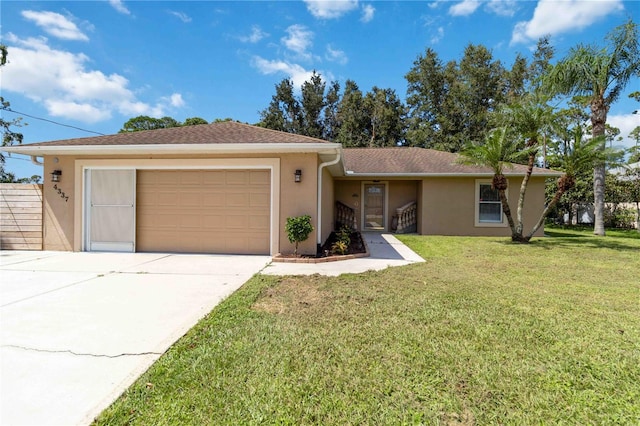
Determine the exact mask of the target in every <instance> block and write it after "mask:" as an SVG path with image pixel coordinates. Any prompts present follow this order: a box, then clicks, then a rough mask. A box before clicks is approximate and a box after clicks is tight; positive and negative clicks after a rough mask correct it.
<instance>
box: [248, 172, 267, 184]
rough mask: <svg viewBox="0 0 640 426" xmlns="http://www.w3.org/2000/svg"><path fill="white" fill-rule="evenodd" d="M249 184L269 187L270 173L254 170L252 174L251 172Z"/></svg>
mask: <svg viewBox="0 0 640 426" xmlns="http://www.w3.org/2000/svg"><path fill="white" fill-rule="evenodd" d="M249 183H251V184H252V185H268V184H269V171H268V170H252V171H251V172H249Z"/></svg>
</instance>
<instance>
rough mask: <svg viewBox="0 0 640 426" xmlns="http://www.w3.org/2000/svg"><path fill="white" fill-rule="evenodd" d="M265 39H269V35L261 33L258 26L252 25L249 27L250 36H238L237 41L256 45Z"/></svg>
mask: <svg viewBox="0 0 640 426" xmlns="http://www.w3.org/2000/svg"><path fill="white" fill-rule="evenodd" d="M266 37H269V34H268V33H265V32H264V31H262V29H261V28H260V27H259V26H258V25H254V26H252V27H251V34H249V35H248V36H240V37H239V39H240V41H241V42H243V43H257V42H259V41H260V40H262V39H263V38H266Z"/></svg>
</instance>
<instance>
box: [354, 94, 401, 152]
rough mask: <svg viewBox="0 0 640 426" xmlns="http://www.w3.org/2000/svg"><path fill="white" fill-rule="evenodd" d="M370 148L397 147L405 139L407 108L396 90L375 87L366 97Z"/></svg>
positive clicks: (367, 132) (365, 104) (367, 131)
mask: <svg viewBox="0 0 640 426" xmlns="http://www.w3.org/2000/svg"><path fill="white" fill-rule="evenodd" d="M364 110H365V113H366V116H367V117H368V123H367V127H366V129H365V130H366V134H367V135H368V136H369V146H370V147H374V146H378V147H382V146H397V145H398V144H400V143H401V142H402V141H403V139H404V127H405V126H404V115H405V107H404V105H403V103H402V101H401V100H400V98H399V97H398V95H396V92H395V90H392V89H380V88H378V87H375V86H374V87H373V89H371V92H368V93H367V94H366V95H365V97H364Z"/></svg>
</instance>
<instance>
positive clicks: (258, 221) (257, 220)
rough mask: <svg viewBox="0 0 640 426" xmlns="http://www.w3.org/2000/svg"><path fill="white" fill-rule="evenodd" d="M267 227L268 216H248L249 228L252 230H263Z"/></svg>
mask: <svg viewBox="0 0 640 426" xmlns="http://www.w3.org/2000/svg"><path fill="white" fill-rule="evenodd" d="M268 227H269V216H250V217H249V229H251V230H253V231H259V230H263V229H265V228H268Z"/></svg>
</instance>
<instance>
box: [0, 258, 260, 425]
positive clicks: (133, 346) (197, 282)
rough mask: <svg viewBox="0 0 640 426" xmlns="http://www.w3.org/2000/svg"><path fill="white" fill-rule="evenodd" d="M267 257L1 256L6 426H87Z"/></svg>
mask: <svg viewBox="0 0 640 426" xmlns="http://www.w3.org/2000/svg"><path fill="white" fill-rule="evenodd" d="M270 261H271V258H270V257H268V256H225V255H178V254H156V253H63V252H24V251H23V252H21V251H2V252H0V346H1V347H0V357H1V360H0V362H1V365H0V383H1V387H0V395H1V396H0V399H1V406H0V424H3V425H5V424H6V425H21V424H31V425H44V424H46V425H75V424H88V423H90V422H91V421H92V420H93V418H94V417H95V416H96V415H97V414H99V413H100V411H101V410H103V409H104V408H106V407H107V406H108V405H109V404H110V403H111V402H112V401H113V400H115V398H117V397H118V395H120V393H122V392H123V391H124V390H125V389H126V388H127V387H128V386H129V385H130V384H131V383H132V382H133V381H134V380H135V379H136V378H137V377H139V375H140V374H141V373H143V372H144V371H145V370H146V369H147V368H148V367H149V366H150V365H151V364H152V363H153V362H154V361H155V360H157V359H158V358H159V357H160V355H161V354H162V353H163V352H164V351H165V350H167V349H168V348H169V347H170V346H171V344H173V343H174V342H175V341H176V340H177V339H178V338H180V337H181V336H182V335H183V334H184V333H185V332H186V331H187V330H189V329H190V328H191V327H192V326H193V325H194V324H195V323H196V322H197V321H198V320H199V319H200V318H202V317H203V316H204V315H205V314H207V313H208V312H209V311H210V310H211V309H212V308H213V307H214V306H216V305H217V304H218V303H219V302H220V301H221V300H222V299H224V298H225V297H227V296H229V295H230V294H231V293H233V292H234V291H235V290H236V289H238V288H239V287H240V286H242V284H243V283H245V282H246V281H247V280H248V279H249V278H250V277H251V276H252V275H253V274H255V273H256V272H259V271H260V270H262V269H263V268H264V267H265V266H266V265H267V264H268V263H269V262H270Z"/></svg>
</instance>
